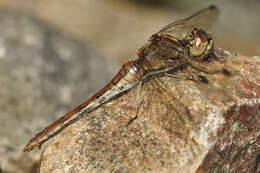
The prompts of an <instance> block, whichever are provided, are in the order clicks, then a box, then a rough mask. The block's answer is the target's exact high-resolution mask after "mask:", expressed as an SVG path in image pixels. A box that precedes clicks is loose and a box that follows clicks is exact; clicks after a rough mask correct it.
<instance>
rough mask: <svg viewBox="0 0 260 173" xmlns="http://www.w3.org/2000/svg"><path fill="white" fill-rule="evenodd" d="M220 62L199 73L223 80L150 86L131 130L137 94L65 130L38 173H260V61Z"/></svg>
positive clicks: (168, 80) (232, 58)
mask: <svg viewBox="0 0 260 173" xmlns="http://www.w3.org/2000/svg"><path fill="white" fill-rule="evenodd" d="M215 54H216V55H217V56H219V57H223V58H224V59H226V62H224V61H211V62H204V63H202V65H203V66H204V67H207V68H208V69H219V70H222V71H223V73H218V74H206V73H203V72H198V71H196V70H194V69H191V68H188V69H185V70H182V71H180V72H178V73H177V75H178V74H179V75H189V74H193V75H195V76H200V78H201V79H203V81H204V82H202V81H199V82H194V81H188V80H182V79H176V78H172V77H162V78H159V79H153V80H151V81H148V82H146V83H145V84H144V85H143V87H142V92H141V95H142V99H141V104H140V112H139V116H138V118H137V119H136V120H134V121H133V122H132V123H131V124H130V125H128V122H129V121H130V120H131V119H132V118H133V117H134V116H135V108H136V101H137V99H136V98H137V88H133V89H132V90H130V91H129V92H128V93H126V94H124V95H122V96H121V97H118V98H117V99H114V100H113V101H111V102H109V103H107V104H105V105H103V106H102V107H100V108H98V109H96V110H95V111H93V112H92V113H91V114H89V115H86V116H85V117H84V118H82V119H81V120H80V121H78V122H76V123H75V124H73V125H71V126H70V127H68V128H67V129H65V130H64V131H63V132H62V133H61V134H59V135H58V136H56V137H55V138H54V141H53V142H52V143H50V145H48V146H47V147H46V148H45V149H44V150H43V153H42V157H41V163H40V170H41V172H182V173H192V172H197V173H200V172H207V173H208V172H248V173H249V172H255V173H256V172H259V171H260V163H259V157H260V58H259V57H245V56H241V55H235V54H231V53H229V52H227V51H224V50H222V49H216V50H215ZM223 69H224V70H223ZM206 79H207V80H208V83H205V81H206Z"/></svg>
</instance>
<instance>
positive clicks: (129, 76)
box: [23, 61, 140, 151]
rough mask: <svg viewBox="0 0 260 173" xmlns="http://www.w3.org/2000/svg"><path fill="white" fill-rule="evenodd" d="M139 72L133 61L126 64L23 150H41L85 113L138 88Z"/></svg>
mask: <svg viewBox="0 0 260 173" xmlns="http://www.w3.org/2000/svg"><path fill="white" fill-rule="evenodd" d="M139 72H140V71H139V69H138V67H137V66H136V65H135V63H134V62H133V61H130V62H128V63H126V64H124V65H123V66H122V68H121V69H120V71H119V72H118V73H117V74H116V76H115V77H114V78H113V79H112V80H111V81H110V82H109V83H108V84H107V85H106V86H105V87H104V88H102V89H101V90H99V91H98V92H97V93H96V94H95V95H93V96H92V97H90V98H89V99H88V100H87V101H86V102H84V103H82V104H81V105H79V106H77V107H76V108H75V109H73V110H72V111H70V112H69V113H67V114H65V115H64V116H62V117H60V118H59V119H58V120H57V121H55V122H54V123H52V124H51V125H49V126H48V127H46V128H44V129H43V130H42V131H41V132H40V133H38V134H36V135H35V137H34V138H32V139H31V140H30V141H29V142H28V144H27V145H26V147H25V148H24V149H23V150H24V151H31V150H33V149H34V148H35V147H39V148H40V147H41V145H42V144H43V143H44V142H45V141H47V140H48V139H50V138H51V137H53V136H55V135H57V134H59V133H60V132H61V131H62V130H63V129H64V128H66V127H68V126H69V125H71V124H73V123H74V122H75V121H77V120H78V119H80V118H81V116H82V113H83V112H86V113H90V112H91V111H93V110H95V109H96V108H98V107H99V106H101V105H102V104H104V103H106V102H107V101H109V100H110V99H112V98H114V97H115V96H117V95H119V94H121V93H122V92H125V91H127V90H129V89H131V88H133V87H134V86H136V85H137V84H138V83H139V82H140V79H139V77H140V75H138V74H139Z"/></svg>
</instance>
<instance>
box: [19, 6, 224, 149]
mask: <svg viewBox="0 0 260 173" xmlns="http://www.w3.org/2000/svg"><path fill="white" fill-rule="evenodd" d="M218 15H219V10H218V8H217V7H216V6H214V5H211V6H209V7H206V8H204V9H202V10H200V11H198V12H196V13H195V14H193V15H191V16H190V17H187V18H184V19H181V20H178V21H174V22H172V23H170V24H168V25H166V26H165V27H163V28H162V29H160V30H159V31H158V32H156V33H155V34H153V35H152V36H151V37H150V39H149V40H148V41H147V43H146V44H144V46H143V47H141V48H140V49H139V50H138V51H137V58H136V60H133V61H129V62H127V63H125V64H123V66H122V68H121V69H120V70H119V72H118V73H117V74H116V75H115V77H114V78H113V79H112V80H111V81H110V82H109V83H108V84H107V85H106V86H105V87H104V88H103V89H101V90H100V91H98V92H97V93H96V94H94V95H93V96H92V97H90V98H89V99H88V100H86V101H85V102H84V103H82V104H80V105H79V106H77V107H76V108H74V109H73V110H72V111H70V112H69V113H67V114H65V115H63V116H62V117H60V118H58V120H57V121H55V122H54V123H52V124H50V125H49V126H47V127H46V128H44V129H43V130H42V131H41V132H39V133H37V134H36V135H35V136H34V137H33V138H32V139H31V140H30V141H29V142H28V144H27V145H26V146H25V148H24V149H23V151H24V152H29V151H31V150H33V149H34V148H37V147H38V148H39V149H40V148H41V146H42V144H43V143H45V142H46V141H47V140H49V139H50V138H52V137H54V136H56V135H57V134H59V133H60V132H61V131H62V130H64V129H65V128H66V127H68V126H70V125H71V124H73V123H74V122H76V121H77V120H79V119H81V118H82V116H83V113H84V116H85V115H88V114H89V113H91V112H92V111H94V110H95V109H97V108H98V107H100V106H101V105H103V104H105V103H107V102H108V101H110V100H112V99H114V98H116V97H118V96H119V95H121V94H122V93H125V92H127V91H129V90H130V89H132V88H134V87H138V86H139V90H140V91H141V86H142V83H145V82H146V81H148V80H152V79H153V78H156V77H160V76H165V75H168V76H172V77H177V78H184V79H188V80H196V78H194V76H178V75H174V73H175V72H176V71H180V70H182V69H185V68H187V67H191V68H194V69H196V70H199V71H203V72H205V73H218V72H219V71H218V70H208V69H207V68H205V67H203V66H201V65H200V64H201V62H205V61H208V59H209V58H211V57H213V58H214V57H215V56H214V53H213V50H214V40H213V38H212V35H211V34H210V33H209V32H207V30H208V29H209V28H210V27H211V26H212V24H213V23H214V21H215V20H216V19H217V17H218ZM198 79H200V78H198ZM203 81H204V82H206V81H207V80H206V79H205V78H202V82H203ZM140 91H139V92H138V96H137V100H138V103H137V106H136V115H135V117H134V118H133V119H131V120H130V122H132V121H133V120H134V119H136V118H137V115H138V104H139V103H140ZM129 124H130V123H129Z"/></svg>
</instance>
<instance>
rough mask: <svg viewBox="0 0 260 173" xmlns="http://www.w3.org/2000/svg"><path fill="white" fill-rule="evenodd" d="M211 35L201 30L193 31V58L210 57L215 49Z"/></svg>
mask: <svg viewBox="0 0 260 173" xmlns="http://www.w3.org/2000/svg"><path fill="white" fill-rule="evenodd" d="M209 37H210V36H209V34H207V33H206V32H204V31H203V30H201V29H197V28H195V29H193V31H192V32H191V35H190V46H189V53H190V55H191V57H201V59H203V58H204V57H205V56H207V55H209V54H210V53H211V51H212V49H213V40H212V39H211V38H209Z"/></svg>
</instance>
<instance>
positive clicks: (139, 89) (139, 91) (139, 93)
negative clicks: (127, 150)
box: [128, 81, 143, 125]
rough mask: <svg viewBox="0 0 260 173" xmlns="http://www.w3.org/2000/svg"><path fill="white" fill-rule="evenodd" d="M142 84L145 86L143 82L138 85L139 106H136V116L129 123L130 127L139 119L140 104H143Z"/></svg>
mask: <svg viewBox="0 0 260 173" xmlns="http://www.w3.org/2000/svg"><path fill="white" fill-rule="evenodd" d="M142 84H143V82H142V81H140V83H139V85H138V91H137V92H138V93H137V104H136V108H135V116H134V118H132V119H131V120H130V121H129V122H128V125H129V124H131V123H132V122H133V121H134V120H135V119H136V118H137V117H138V113H139V106H140V103H141V91H142Z"/></svg>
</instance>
